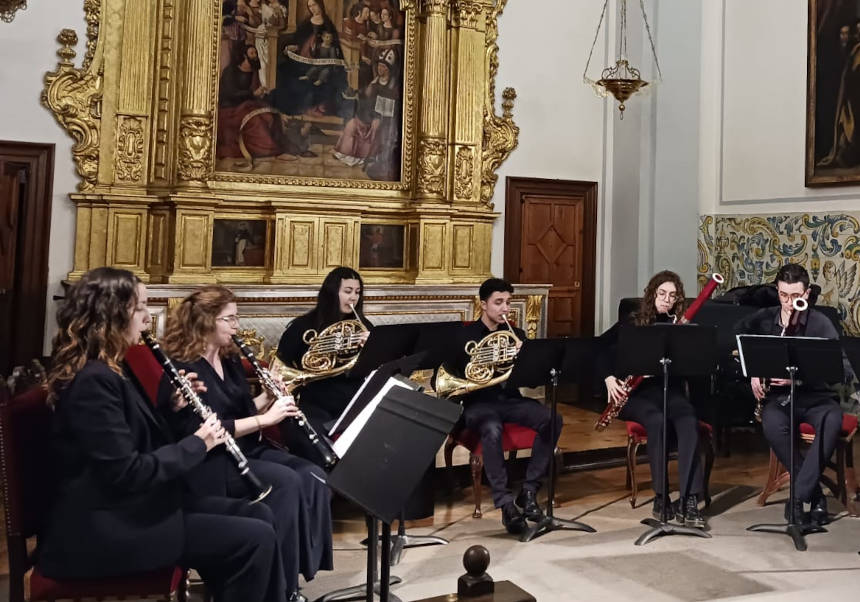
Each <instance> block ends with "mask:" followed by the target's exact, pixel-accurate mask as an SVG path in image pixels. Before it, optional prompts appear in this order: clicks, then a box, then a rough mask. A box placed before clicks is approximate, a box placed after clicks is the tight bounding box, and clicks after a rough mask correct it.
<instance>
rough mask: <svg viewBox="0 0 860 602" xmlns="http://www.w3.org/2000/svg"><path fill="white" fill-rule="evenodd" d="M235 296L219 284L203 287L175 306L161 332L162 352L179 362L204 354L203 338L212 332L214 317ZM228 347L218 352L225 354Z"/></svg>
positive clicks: (190, 360) (232, 300) (204, 342)
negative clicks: (162, 332)
mask: <svg viewBox="0 0 860 602" xmlns="http://www.w3.org/2000/svg"><path fill="white" fill-rule="evenodd" d="M235 302H236V295H234V294H233V291H231V290H230V289H229V288H227V287H225V286H219V285H211V286H202V287H200V288H199V289H197V290H196V291H194V292H193V293H191V294H190V295H188V296H187V297H185V298H184V299H183V300H182V302H181V303H180V304H179V305H177V306H176V309H174V310H173V311H172V312H171V313H170V316H168V318H167V327H166V328H165V329H164V351H165V353H167V355H169V356H170V357H172V358H173V359H176V360H179V361H180V362H193V361H194V360H196V359H197V358H199V357H200V356H201V355H203V353H204V352H205V351H206V338H207V337H208V336H209V335H210V334H212V333H213V332H215V318H217V317H218V314H219V313H220V312H221V310H222V309H224V308H225V307H226V306H227V304H228V303H235ZM229 351H230V347H228V348H226V349H221V354H222V355H226V354H227V353H228V352H229Z"/></svg>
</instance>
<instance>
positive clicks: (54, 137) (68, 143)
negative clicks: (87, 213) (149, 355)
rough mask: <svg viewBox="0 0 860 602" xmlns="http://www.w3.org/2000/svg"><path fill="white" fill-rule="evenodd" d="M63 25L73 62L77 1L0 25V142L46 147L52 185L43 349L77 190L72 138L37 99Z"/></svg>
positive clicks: (66, 264) (65, 264)
mask: <svg viewBox="0 0 860 602" xmlns="http://www.w3.org/2000/svg"><path fill="white" fill-rule="evenodd" d="M64 27H69V28H72V29H74V30H75V31H77V33H78V59H77V61H78V62H77V64H78V65H79V64H80V60H81V58H82V57H83V54H84V49H85V42H86V23H85V22H84V10H83V1H82V0H37V1H35V2H32V1H31V2H29V8H27V9H26V10H24V11H19V12H18V13H17V15H16V16H15V20H14V21H12V23H2V22H0V56H2V57H4V59H3V60H2V61H0V90H2V93H0V105H2V107H3V110H2V111H0V140H12V141H23V142H41V143H52V144H55V145H56V148H55V155H54V186H53V191H54V192H53V201H52V207H51V245H50V254H49V261H48V304H47V310H46V312H47V315H46V320H45V349H46V350H48V349H49V348H50V338H51V337H52V336H53V334H54V327H55V322H54V314H55V306H54V303H53V301H52V300H51V298H52V296H53V295H55V294H58V293H60V292H61V288H60V281H61V280H62V279H63V278H65V277H66V274H67V273H68V272H69V271H71V269H72V260H73V251H74V237H75V229H74V218H75V215H74V205H73V204H72V202H71V201H70V200H69V198H68V195H69V193H70V192H74V191H75V188H76V186H77V182H78V179H77V176H76V174H75V169H74V164H73V163H72V153H71V148H72V139H71V138H70V137H69V136H67V135H66V133H65V130H63V129H62V128H61V127H60V126H59V125H58V124H57V122H56V121H55V120H54V117H53V114H52V113H51V112H50V111H49V110H48V109H46V108H44V107H42V105H41V103H40V102H39V95H40V94H41V92H42V88H43V83H42V78H43V77H44V74H45V72H46V71H51V70H53V69H54V68H55V67H56V65H57V62H58V60H59V59H58V58H57V54H56V51H57V49H58V48H59V47H60V46H59V44H57V43H56V41H55V39H56V37H57V34H58V33H60V30H61V29H63V28H64Z"/></svg>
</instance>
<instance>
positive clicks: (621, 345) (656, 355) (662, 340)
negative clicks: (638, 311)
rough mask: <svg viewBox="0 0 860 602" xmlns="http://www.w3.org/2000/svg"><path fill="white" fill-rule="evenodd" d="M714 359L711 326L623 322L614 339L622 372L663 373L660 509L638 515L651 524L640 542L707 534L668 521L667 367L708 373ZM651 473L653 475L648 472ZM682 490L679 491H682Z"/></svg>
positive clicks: (681, 372)
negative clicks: (654, 513) (657, 517)
mask: <svg viewBox="0 0 860 602" xmlns="http://www.w3.org/2000/svg"><path fill="white" fill-rule="evenodd" d="M716 363H717V331H716V329H715V328H713V327H708V326H699V325H695V324H676V325H670V324H667V325H660V324H656V325H653V326H625V327H623V328H622V329H621V332H620V334H619V341H618V371H619V372H620V373H622V374H642V375H651V376H656V375H659V374H662V376H663V441H662V443H663V445H662V449H661V450H660V451H661V460H660V461H661V463H662V465H663V482H662V483H661V484H660V486H661V490H662V493H663V510H662V513H661V516H660V520H655V519H653V518H645V519H642V524H643V525H648V526H649V527H651V528H650V529H648V530H647V531H646V532H645V533H643V534H642V535H640V536H639V538H638V539H637V540H636V542H635V543H636V545H637V546H641V545H644V544H646V543H648V542H649V541H651V540H653V539H656V538H657V537H660V536H662V535H692V536H694V537H711V534H710V533H708V532H706V531H703V530H702V529H696V528H694V527H687V526H684V525H674V524H671V523H669V518H668V514H667V511H668V508H669V367H670V366H671V368H672V373H673V374H674V375H678V376H700V375H702V374H708V373H710V372H711V371H712V370H713V369H714V367H715V366H716ZM652 477H653V475H652ZM682 494H683V492H682Z"/></svg>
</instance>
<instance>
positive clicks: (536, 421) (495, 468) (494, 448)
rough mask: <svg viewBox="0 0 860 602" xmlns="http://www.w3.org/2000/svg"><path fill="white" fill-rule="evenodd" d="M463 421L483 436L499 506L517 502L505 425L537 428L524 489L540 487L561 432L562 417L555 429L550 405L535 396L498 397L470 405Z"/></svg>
mask: <svg viewBox="0 0 860 602" xmlns="http://www.w3.org/2000/svg"><path fill="white" fill-rule="evenodd" d="M463 421H464V424H465V425H466V427H467V428H468V429H469V430H472V431H475V432H477V433H479V434H480V435H481V446H482V447H483V453H484V471H485V472H486V473H487V481H489V483H490V487H491V488H492V490H493V504H495V506H496V508H500V507H501V506H504V505H505V504H507V503H508V502H513V501H514V496H513V493H512V491H511V489H510V487H508V471H507V468H506V467H505V456H504V451H503V450H502V427H503V424H504V423H506V422H511V423H515V424H520V425H522V426H525V427H528V428H530V429H533V430H535V431H537V436H536V437H535V442H534V445H533V446H532V457H531V459H530V460H529V465H528V468H527V470H526V480H525V482H524V483H523V489H531V490H532V491H537V490H538V488H539V487H540V483H541V479H543V477H544V476H546V472H547V467H548V466H549V460H550V456H551V454H552V453H553V450H554V449H555V444H556V442H558V437H559V435H560V434H561V427H562V420H561V416H556V424H555V428H552V425H551V424H550V411H549V408H547V407H545V406H544V405H542V404H540V403H539V402H537V401H535V400H534V399H526V398H522V397H498V398H495V399H492V400H476V401H472V402H470V403H469V404H467V405H466V407H465V409H464V410H463Z"/></svg>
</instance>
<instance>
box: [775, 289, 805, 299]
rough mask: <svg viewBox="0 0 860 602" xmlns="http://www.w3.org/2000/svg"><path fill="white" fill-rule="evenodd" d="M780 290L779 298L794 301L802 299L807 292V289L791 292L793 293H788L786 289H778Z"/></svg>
mask: <svg viewBox="0 0 860 602" xmlns="http://www.w3.org/2000/svg"><path fill="white" fill-rule="evenodd" d="M778 292H779V298H780V299H781V300H783V301H794V300H796V299H800V298H801V297H802V296H803V295H804V294H805V293H806V291H803V292H802V293H791V294H789V293H786V292H784V291H778Z"/></svg>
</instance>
